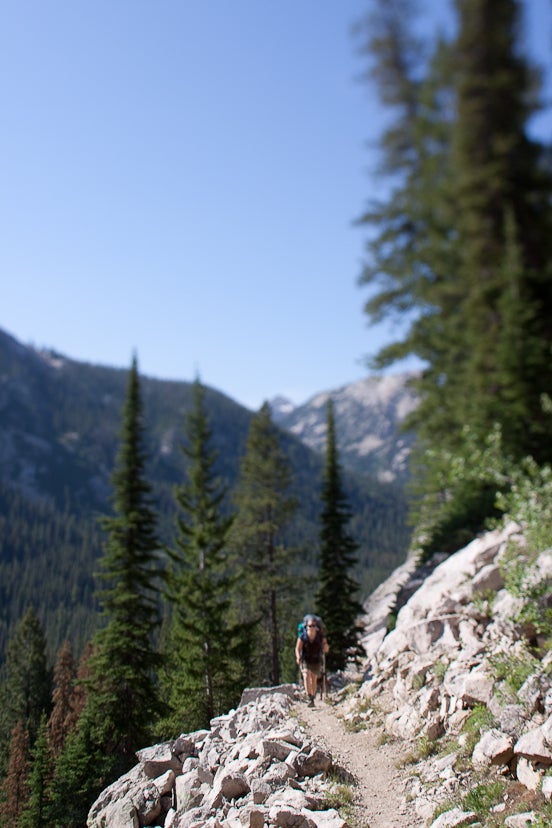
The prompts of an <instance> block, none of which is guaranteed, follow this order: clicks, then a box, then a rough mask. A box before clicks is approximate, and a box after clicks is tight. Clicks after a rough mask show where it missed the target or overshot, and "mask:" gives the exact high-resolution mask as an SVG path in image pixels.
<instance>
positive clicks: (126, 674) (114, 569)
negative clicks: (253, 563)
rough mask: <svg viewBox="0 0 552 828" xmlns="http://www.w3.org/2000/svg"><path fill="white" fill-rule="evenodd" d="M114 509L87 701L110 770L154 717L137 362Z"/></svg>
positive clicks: (148, 516) (152, 567)
mask: <svg viewBox="0 0 552 828" xmlns="http://www.w3.org/2000/svg"><path fill="white" fill-rule="evenodd" d="M113 486H114V497H113V504H114V511H115V514H114V515H113V516H112V517H108V518H105V519H104V520H103V526H104V529H105V530H106V531H107V534H108V539H107V543H106V545H105V549H104V557H103V559H102V561H101V571H100V574H99V577H100V579H101V581H102V582H103V586H102V587H101V588H100V590H99V593H98V597H99V601H100V604H101V607H102V618H103V621H104V625H103V626H102V628H101V629H100V630H99V632H98V633H97V635H96V638H95V651H94V652H93V654H92V656H91V660H90V668H91V674H92V675H91V681H90V688H89V696H88V703H89V704H90V706H91V707H92V708H94V709H95V710H96V714H97V719H96V726H97V728H98V732H97V733H98V735H99V736H100V740H101V742H100V743H101V744H103V745H104V747H105V748H108V749H109V752H110V753H111V755H112V757H113V759H114V761H115V765H120V766H121V767H123V766H124V767H125V768H126V766H128V765H130V764H131V763H132V762H133V761H134V752H135V751H136V750H137V749H138V748H140V747H143V745H144V744H147V740H148V739H149V736H150V734H151V732H152V725H153V723H154V721H155V717H156V715H157V713H158V711H159V706H158V705H159V699H158V690H157V684H156V670H157V668H158V666H159V656H158V653H157V651H156V640H155V634H156V630H157V627H158V625H159V590H160V577H161V575H162V566H161V559H160V554H159V550H160V543H159V540H158V537H157V534H156V521H157V518H156V514H155V511H154V508H153V503H152V497H151V486H150V484H149V482H148V481H147V479H146V452H145V437H144V423H143V405H142V399H141V391H140V380H139V375H138V366H137V360H136V357H134V358H133V361H132V366H131V370H130V375H129V381H128V388H127V397H126V403H125V408H124V412H123V429H122V437H121V445H120V449H119V454H118V458H117V462H116V465H115V471H114V473H113Z"/></svg>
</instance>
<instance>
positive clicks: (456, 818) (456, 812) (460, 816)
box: [430, 808, 477, 828]
mask: <svg viewBox="0 0 552 828" xmlns="http://www.w3.org/2000/svg"><path fill="white" fill-rule="evenodd" d="M476 819H477V814H474V813H473V811H463V810H462V809H461V808H453V809H452V810H451V811H446V812H445V813H444V814H441V815H440V816H438V817H437V819H436V820H434V821H433V822H432V823H431V826H430V828H460V826H462V825H473V823H474V822H475V820H476Z"/></svg>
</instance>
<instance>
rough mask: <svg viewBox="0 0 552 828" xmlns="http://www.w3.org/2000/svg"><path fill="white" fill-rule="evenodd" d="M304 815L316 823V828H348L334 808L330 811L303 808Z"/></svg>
mask: <svg viewBox="0 0 552 828" xmlns="http://www.w3.org/2000/svg"><path fill="white" fill-rule="evenodd" d="M302 813H303V814H304V815H305V816H306V817H308V819H309V820H310V821H311V822H313V823H314V825H315V826H316V828H348V826H347V823H346V822H345V820H344V819H343V817H341V816H340V815H339V814H338V812H337V811H336V810H335V809H334V808H330V809H329V810H328V811H310V810H308V809H307V808H303V810H302Z"/></svg>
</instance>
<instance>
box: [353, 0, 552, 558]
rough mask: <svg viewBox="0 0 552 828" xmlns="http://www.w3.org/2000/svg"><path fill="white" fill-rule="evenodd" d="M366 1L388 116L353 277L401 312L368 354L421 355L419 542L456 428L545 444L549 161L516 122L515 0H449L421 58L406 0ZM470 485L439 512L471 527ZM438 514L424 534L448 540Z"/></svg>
mask: <svg viewBox="0 0 552 828" xmlns="http://www.w3.org/2000/svg"><path fill="white" fill-rule="evenodd" d="M377 6H378V14H377V18H376V24H377V25H375V26H372V28H371V30H370V31H371V33H372V38H371V42H370V43H369V45H368V48H369V51H370V52H371V54H372V56H373V57H375V61H376V65H375V69H374V75H375V77H376V80H377V81H378V84H379V87H380V92H381V96H382V100H383V101H384V103H386V104H388V105H389V106H390V107H393V108H394V109H395V112H396V113H397V117H396V118H395V120H394V121H393V122H392V124H391V126H390V127H388V128H387V130H386V132H385V133H384V136H383V139H382V149H383V157H384V163H383V172H384V173H385V174H387V175H390V176H391V182H392V189H391V194H390V195H389V197H388V198H386V199H383V200H382V202H381V203H380V204H379V205H377V206H376V207H375V208H372V209H370V210H369V211H367V213H366V215H365V217H364V219H365V221H366V222H367V223H368V224H370V225H371V227H372V229H374V228H375V229H376V232H375V233H372V240H371V242H370V245H369V248H368V249H369V258H368V261H367V265H366V268H365V270H364V273H363V276H362V281H363V282H364V283H366V284H370V285H371V286H372V287H375V291H373V293H372V296H371V298H370V300H369V301H368V302H367V305H366V309H367V312H368V314H369V316H370V317H371V319H372V320H373V321H380V320H381V319H383V318H385V317H389V316H390V317H393V316H395V315H399V316H401V317H402V320H403V321H404V322H405V324H404V325H403V326H401V332H404V334H403V336H402V337H401V338H400V339H399V340H398V341H396V342H394V343H392V344H391V345H389V346H386V347H385V348H384V349H382V350H381V351H380V352H379V354H377V356H376V358H375V360H374V365H375V366H376V367H387V366H389V365H392V364H393V363H395V362H397V361H398V360H400V359H402V358H404V357H407V356H410V355H415V356H417V357H419V358H420V359H421V360H422V365H423V370H422V371H421V373H420V376H419V378H418V379H417V380H416V385H417V387H418V391H419V393H420V397H421V403H420V405H419V407H418V408H417V410H416V411H415V412H414V414H413V415H412V416H411V417H410V418H409V420H408V422H407V427H408V428H413V429H414V430H415V431H416V434H417V448H416V450H415V452H414V454H413V462H412V467H413V468H414V469H415V470H416V477H417V479H418V486H417V487H416V489H415V491H414V494H415V495H416V501H417V504H418V505H416V506H415V510H414V512H413V517H414V520H415V521H416V522H417V523H418V529H420V528H421V530H422V531H423V533H424V534H425V536H426V538H427V539H428V541H426V543H427V542H429V544H431V543H432V540H431V537H432V534H433V533H434V527H437V526H438V525H439V523H440V521H441V519H442V514H441V512H442V510H441V505H440V504H443V505H444V506H445V507H446V509H448V508H449V502H450V500H451V498H454V497H455V495H454V493H453V492H452V491H451V490H450V489H447V490H445V491H442V490H438V480H439V474H438V466H439V463H440V460H439V454H438V453H439V451H440V452H442V453H443V456H445V455H446V454H447V452H448V453H450V452H453V453H457V454H458V455H462V452H464V451H466V450H467V448H468V446H467V444H466V441H465V439H464V436H463V435H464V433H465V432H464V428H465V427H466V426H467V427H469V429H470V431H471V433H472V434H475V435H477V438H478V439H479V440H480V441H484V440H485V438H486V437H487V435H489V434H490V433H491V432H492V430H493V428H494V424H495V423H498V424H499V426H500V427H501V429H502V434H503V440H504V448H505V451H506V452H507V453H508V454H510V455H511V456H512V457H514V458H515V457H517V458H519V457H522V456H524V455H525V454H528V453H530V454H532V455H533V456H534V457H535V458H537V459H538V460H540V461H545V460H549V459H550V457H551V455H552V442H551V437H550V435H551V434H552V430H551V429H550V426H549V423H548V421H547V419H546V414H545V412H544V411H543V407H542V405H541V399H542V397H543V395H545V394H547V393H549V389H550V388H551V387H552V364H551V361H550V359H549V354H550V349H551V346H552V341H551V340H552V334H551V331H552V318H551V317H552V270H551V265H550V263H551V261H552V255H551V253H552V250H551V239H552V232H551V229H552V228H551V220H552V210H551V194H552V169H551V165H550V161H549V157H548V159H547V155H546V148H545V147H544V146H543V145H542V144H540V143H539V142H538V141H536V140H534V139H532V138H530V137H529V134H528V122H529V118H530V116H531V114H532V113H533V112H534V111H535V105H536V103H537V98H536V95H535V90H536V89H537V86H538V85H537V84H536V83H535V73H534V72H533V71H532V69H531V67H530V65H529V63H528V61H527V60H526V59H525V58H524V56H523V54H522V51H521V48H520V42H519V38H518V34H519V22H520V14H521V4H520V2H519V1H518V0H504V2H502V0H461V2H460V0H458V2H456V3H455V7H456V11H457V14H458V31H457V35H456V36H455V37H454V38H452V39H449V40H448V41H447V40H444V39H443V40H440V41H439V42H438V43H437V44H436V45H435V47H434V48H433V49H431V50H430V51H429V53H427V52H426V54H428V57H427V59H424V55H423V53H421V52H420V51H419V50H418V48H417V47H418V44H417V43H416V38H415V37H414V35H413V32H414V30H415V27H414V21H415V18H416V16H417V13H419V10H418V9H417V8H416V3H415V0H379V2H378V3H377ZM373 22H374V21H372V23H373ZM417 31H419V29H417ZM374 33H375V34H374ZM428 449H430V450H431V452H428ZM435 450H436V451H435ZM432 458H436V462H434V460H433V459H432ZM471 494H472V496H471V497H469V498H468V500H467V501H466V502H465V503H464V505H463V506H462V507H461V508H456V507H455V508H454V509H453V510H452V512H454V514H455V520H456V521H457V522H458V525H459V526H460V527H461V525H462V523H463V524H464V527H466V526H468V527H469V530H470V532H473V531H474V530H479V529H480V528H481V527H482V525H483V524H482V521H483V520H484V518H485V517H486V516H489V514H490V513H492V510H493V497H492V492H490V491H488V490H487V485H486V482H485V481H483V483H482V488H481V491H480V492H476V491H472V493H471ZM462 512H463V514H462ZM432 523H433V526H432ZM450 528H451V527H448V528H447V526H446V525H442V526H441V527H440V528H439V529H438V532H440V535H441V539H445V538H446V539H447V542H449V543H454V538H453V533H452V532H451V531H449V529H450ZM415 538H417V539H419V538H420V531H417V532H415ZM436 548H441V547H439V546H438V545H437V547H436ZM453 548H454V547H453Z"/></svg>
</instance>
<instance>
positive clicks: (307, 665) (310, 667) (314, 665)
mask: <svg viewBox="0 0 552 828" xmlns="http://www.w3.org/2000/svg"><path fill="white" fill-rule="evenodd" d="M301 672H302V673H307V672H308V673H314V675H315V676H321V675H322V662H320V661H302V662H301Z"/></svg>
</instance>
